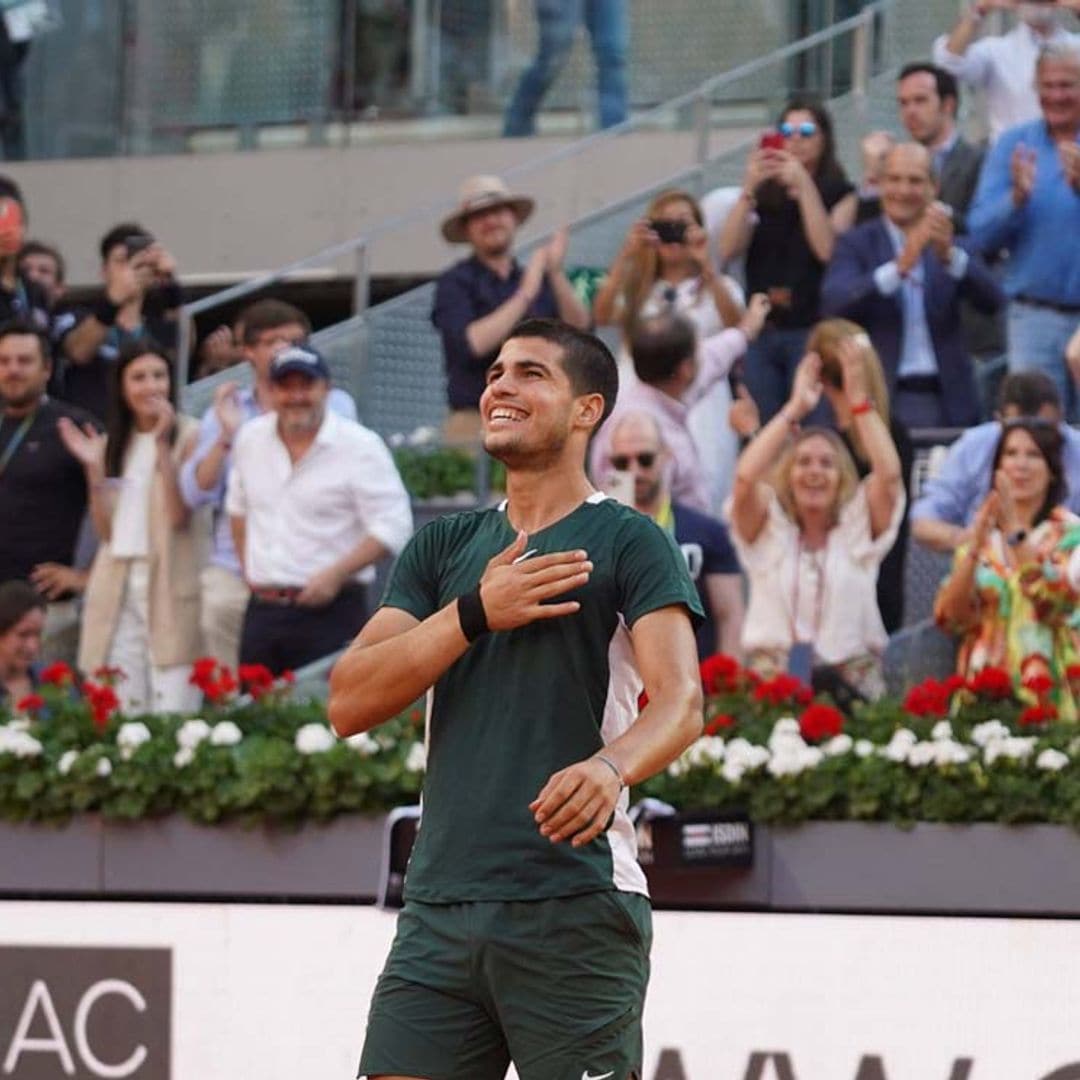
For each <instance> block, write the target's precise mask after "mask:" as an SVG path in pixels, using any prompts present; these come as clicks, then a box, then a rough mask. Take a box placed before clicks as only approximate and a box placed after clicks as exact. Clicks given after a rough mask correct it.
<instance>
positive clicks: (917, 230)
mask: <svg viewBox="0 0 1080 1080" xmlns="http://www.w3.org/2000/svg"><path fill="white" fill-rule="evenodd" d="M936 194H937V191H936V187H935V184H934V178H933V172H932V168H931V162H930V155H929V153H928V152H927V150H926V148H925V147H923V146H920V145H919V144H918V143H902V144H900V145H898V146H895V147H893V149H892V150H891V151H890V152H889V155H888V157H887V158H886V159H885V167H884V173H883V176H882V181H881V210H882V214H881V217H880V218H879V219H877V220H876V221H868V222H866V223H865V224H863V225H859V226H857V227H856V228H854V229H852V230H851V231H850V232H847V233H845V234H844V235H842V236H841V237H839V239H838V240H837V242H836V247H835V249H834V251H833V257H832V261H831V262H830V263H829V267H828V270H827V271H826V273H825V280H824V283H823V284H822V290H821V309H822V312H823V314H825V315H841V316H843V317H845V318H848V319H851V320H852V321H854V322H857V323H859V324H860V325H862V326H863V327H865V329H866V332H867V333H868V334H869V335H870V340H871V341H872V342H873V344H874V348H875V349H876V350H877V352H878V355H879V356H880V357H881V362H882V365H883V366H884V368H885V376H886V379H887V380H888V384H889V395H890V398H891V401H892V408H893V413H894V415H895V416H896V417H897V419H899V420H900V421H901V422H902V423H904V424H905V425H906V426H907V427H909V428H926V427H967V426H968V425H970V424H974V423H976V422H977V421H978V419H979V399H978V394H977V392H976V389H975V373H974V370H973V368H972V363H971V357H970V356H969V354H968V349H967V345H966V343H965V341H964V333H963V329H962V327H961V323H960V301H961V299H966V300H969V301H970V302H971V303H972V304H973V305H974V306H975V307H976V308H978V309H979V310H980V311H983V312H986V313H987V314H990V313H992V312H994V311H996V310H997V309H998V308H999V307H1001V306H1002V304H1003V303H1004V302H1005V297H1004V294H1003V293H1002V292H1001V289H1000V288H999V287H998V285H997V283H996V282H995V281H994V279H993V277H992V276H991V274H990V272H989V271H988V270H987V269H986V266H985V265H984V264H983V262H982V261H981V259H980V258H979V257H978V256H977V255H975V254H973V253H972V252H970V251H969V250H968V249H967V247H966V246H965V245H964V242H962V241H957V240H956V238H955V236H954V230H953V223H952V216H951V214H950V212H949V210H948V208H947V207H946V206H944V205H943V204H942V203H937V202H935V201H934V200H935V196H936Z"/></svg>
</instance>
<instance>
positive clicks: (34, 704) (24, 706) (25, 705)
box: [15, 694, 45, 712]
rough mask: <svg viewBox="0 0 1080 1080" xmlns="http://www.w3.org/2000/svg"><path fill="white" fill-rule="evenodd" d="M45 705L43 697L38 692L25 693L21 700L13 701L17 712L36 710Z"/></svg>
mask: <svg viewBox="0 0 1080 1080" xmlns="http://www.w3.org/2000/svg"><path fill="white" fill-rule="evenodd" d="M44 707H45V699H44V698H43V697H42V696H41V695H40V694H27V695H26V697H24V698H23V699H22V701H18V702H16V703H15V708H16V709H17V710H18V711H19V712H37V711H38V709H43V708H44Z"/></svg>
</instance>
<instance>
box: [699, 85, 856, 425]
mask: <svg viewBox="0 0 1080 1080" xmlns="http://www.w3.org/2000/svg"><path fill="white" fill-rule="evenodd" d="M857 209H858V196H857V195H856V194H855V188H854V187H853V185H852V184H851V182H850V181H849V180H848V178H847V176H846V175H845V173H844V170H843V169H842V168H841V166H840V164H839V162H838V161H837V160H836V150H835V144H834V140H833V129H832V119H831V117H830V116H829V114H828V112H826V110H825V109H824V108H823V107H822V106H821V105H820V104H819V103H818V102H816V101H814V100H812V99H809V98H793V99H792V100H791V101H789V102H788V104H787V106H786V107H785V109H784V111H783V112H782V113H781V114H780V121H779V126H778V129H777V131H776V132H773V133H766V134H765V135H764V136H763V137H762V140H761V145H760V146H759V147H758V148H757V149H756V150H754V151H753V152H752V153H751V154H750V158H749V160H748V161H747V165H746V174H745V177H744V180H743V186H742V191H741V192H740V193H739V198H738V201H737V202H736V203H735V206H734V208H733V209H732V211H731V213H730V214H729V215H728V217H727V220H726V221H725V222H724V225H723V228H722V229H721V232H720V255H721V258H722V259H723V261H724V262H725V263H726V262H729V261H730V260H731V259H734V258H735V257H737V256H738V255H741V254H743V253H745V255H746V283H747V288H748V289H749V290H750V292H754V293H757V292H760V293H765V294H766V295H767V296H768V298H769V301H770V304H771V308H770V312H769V320H768V323H767V325H766V327H765V329H764V331H763V332H762V334H761V336H760V337H759V338H758V340H757V342H756V343H755V344H754V345H752V346H751V348H750V351H749V352H748V354H747V358H746V382H747V385H748V386H749V388H750V392H751V393H752V394H753V396H754V398H755V400H756V401H757V402H758V406H759V408H760V409H761V412H762V416H763V418H764V420H766V421H768V420H769V419H771V418H772V417H773V416H774V415H775V414H776V413H777V412H778V411H779V409H780V407H781V406H782V405H783V404H784V402H785V401H786V400H787V396H788V391H789V389H790V387H791V384H792V378H793V376H794V373H795V368H796V367H797V366H798V363H799V360H800V358H801V357H802V355H803V352H804V350H805V346H806V336H807V332H808V330H809V328H810V327H811V326H813V324H814V323H815V322H816V321H817V319H818V311H819V293H820V290H821V279H822V277H823V276H824V272H825V265H826V264H827V263H828V261H829V259H830V258H832V252H833V245H834V244H835V241H836V237H837V235H839V234H840V233H842V232H846V231H847V230H848V229H849V228H851V226H852V225H853V224H854V221H855V214H856V211H857Z"/></svg>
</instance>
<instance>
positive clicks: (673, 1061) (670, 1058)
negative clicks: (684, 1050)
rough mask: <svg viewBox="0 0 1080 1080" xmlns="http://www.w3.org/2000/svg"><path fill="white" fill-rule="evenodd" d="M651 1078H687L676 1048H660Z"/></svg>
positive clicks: (671, 1079) (677, 1079)
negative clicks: (658, 1057) (658, 1058)
mask: <svg viewBox="0 0 1080 1080" xmlns="http://www.w3.org/2000/svg"><path fill="white" fill-rule="evenodd" d="M653 1080H689V1078H688V1077H687V1075H686V1070H685V1069H684V1068H683V1063H682V1054H680V1053H679V1051H678V1050H670V1049H669V1050H661V1051H660V1060H659V1061H658V1062H657V1063H656V1072H655V1073H653Z"/></svg>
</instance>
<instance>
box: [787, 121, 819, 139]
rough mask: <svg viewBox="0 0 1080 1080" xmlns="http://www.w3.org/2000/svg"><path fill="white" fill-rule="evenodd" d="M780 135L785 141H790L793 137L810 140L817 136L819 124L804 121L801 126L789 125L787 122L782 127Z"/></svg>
mask: <svg viewBox="0 0 1080 1080" xmlns="http://www.w3.org/2000/svg"><path fill="white" fill-rule="evenodd" d="M780 134H781V135H783V136H784V138H785V139H790V138H791V136H792V135H800V136H801V137H802V138H804V139H809V138H810V137H811V136H813V135H816V134H817V124H815V123H814V122H813V120H804V121H803V122H802V123H801V124H789V123H788V122H787V121H786V120H785V121H784V123H782V124H781V125H780Z"/></svg>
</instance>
